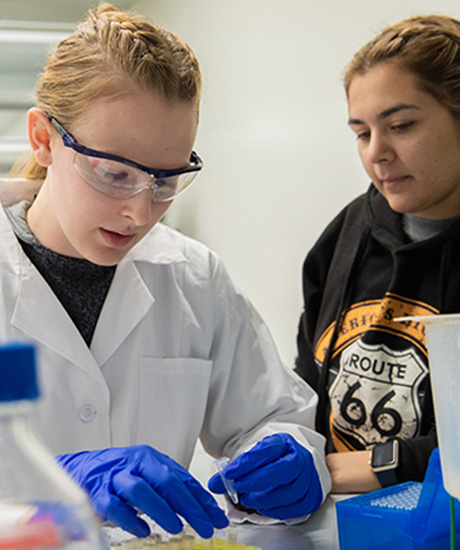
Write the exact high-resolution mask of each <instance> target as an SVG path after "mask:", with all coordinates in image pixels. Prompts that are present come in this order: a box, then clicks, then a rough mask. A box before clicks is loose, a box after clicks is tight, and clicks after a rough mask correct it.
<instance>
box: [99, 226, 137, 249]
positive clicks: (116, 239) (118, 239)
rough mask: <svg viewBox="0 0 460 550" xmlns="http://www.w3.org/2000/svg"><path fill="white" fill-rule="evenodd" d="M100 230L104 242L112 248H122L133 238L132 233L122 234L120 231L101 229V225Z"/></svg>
mask: <svg viewBox="0 0 460 550" xmlns="http://www.w3.org/2000/svg"><path fill="white" fill-rule="evenodd" d="M100 232H101V235H102V237H103V239H104V240H105V242H106V243H107V244H108V245H109V246H111V247H113V248H124V247H125V246H127V245H129V244H130V243H131V242H132V241H133V239H134V238H135V235H134V234H128V235H123V234H122V233H116V232H115V231H109V230H108V229H103V228H102V227H101V229H100Z"/></svg>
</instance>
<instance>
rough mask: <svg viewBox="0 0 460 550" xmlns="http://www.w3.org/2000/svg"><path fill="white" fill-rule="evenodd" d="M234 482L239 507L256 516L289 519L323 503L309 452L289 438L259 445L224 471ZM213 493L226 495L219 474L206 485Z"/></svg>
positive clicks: (278, 436)
mask: <svg viewBox="0 0 460 550" xmlns="http://www.w3.org/2000/svg"><path fill="white" fill-rule="evenodd" d="M223 473H224V475H225V477H227V478H228V479H229V480H232V481H233V484H234V488H235V490H236V491H237V493H239V498H240V502H241V504H243V506H245V507H247V508H252V509H255V510H256V511H257V512H258V513H259V514H261V515H264V516H267V517H271V518H276V519H280V520H283V519H289V518H297V517H302V516H306V515H308V514H311V513H313V512H314V511H315V510H317V509H318V508H319V506H320V504H321V502H322V500H323V491H322V489H321V483H320V480H319V476H318V473H317V471H316V468H315V464H314V462H313V457H312V455H311V453H310V451H309V450H307V449H305V447H302V445H300V444H299V443H297V441H296V440H295V439H294V438H293V437H292V436H291V435H289V434H285V433H278V434H274V435H270V436H267V437H265V438H264V439H262V441H259V442H258V443H257V444H256V445H254V447H252V449H250V450H249V451H247V452H245V453H243V454H241V455H239V456H238V457H236V458H235V460H233V461H232V462H231V463H230V464H229V465H228V466H227V467H226V468H225V470H224V472H223ZM208 488H209V489H210V490H211V491H212V492H213V493H226V490H225V487H224V485H223V483H222V480H221V478H220V475H219V474H215V475H214V476H213V477H211V479H210V480H209V481H208Z"/></svg>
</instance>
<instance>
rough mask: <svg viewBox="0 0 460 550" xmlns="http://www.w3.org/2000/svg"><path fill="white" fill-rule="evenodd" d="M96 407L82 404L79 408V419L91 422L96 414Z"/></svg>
mask: <svg viewBox="0 0 460 550" xmlns="http://www.w3.org/2000/svg"><path fill="white" fill-rule="evenodd" d="M96 412H97V411H96V409H95V408H94V407H93V406H92V405H83V407H82V408H81V409H80V420H81V421H82V422H91V420H94V417H95V416H96Z"/></svg>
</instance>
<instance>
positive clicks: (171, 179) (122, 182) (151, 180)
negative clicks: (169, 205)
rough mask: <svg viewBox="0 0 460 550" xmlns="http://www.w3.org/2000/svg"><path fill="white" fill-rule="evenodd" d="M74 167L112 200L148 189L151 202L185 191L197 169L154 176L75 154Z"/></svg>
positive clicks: (166, 198) (124, 165) (115, 163)
mask: <svg viewBox="0 0 460 550" xmlns="http://www.w3.org/2000/svg"><path fill="white" fill-rule="evenodd" d="M74 167H75V170H76V171H77V173H78V174H79V175H80V176H81V177H82V178H83V179H84V180H85V181H86V182H87V183H89V185H91V187H94V188H95V189H97V190H98V191H100V192H101V193H104V194H105V195H108V196H109V197H113V198H115V199H129V198H131V197H134V196H135V195H137V194H138V193H140V192H141V191H142V190H143V189H148V188H150V189H152V191H153V200H154V201H155V202H166V201H169V200H172V199H173V198H174V197H176V196H177V195H179V194H180V193H182V192H183V191H185V189H187V187H188V186H189V185H190V184H191V183H192V181H193V180H194V179H195V177H196V175H197V172H186V173H184V174H179V175H175V176H168V177H165V178H158V179H157V178H155V176H151V175H150V174H147V172H144V171H142V170H139V169H138V168H134V167H133V166H129V165H127V164H124V163H122V162H117V161H115V160H109V159H104V158H97V157H90V156H87V155H82V154H80V153H76V154H75V159H74Z"/></svg>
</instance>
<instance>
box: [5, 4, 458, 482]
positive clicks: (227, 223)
mask: <svg viewBox="0 0 460 550" xmlns="http://www.w3.org/2000/svg"><path fill="white" fill-rule="evenodd" d="M96 3H97V2H88V1H86V0H46V2H39V1H36V0H14V1H13V0H0V173H1V174H3V175H4V174H6V173H7V172H8V169H9V167H10V165H11V163H12V162H13V160H14V159H15V158H16V157H17V155H18V153H19V152H20V151H22V150H24V149H25V148H27V142H26V130H25V113H26V111H27V109H28V108H29V107H30V106H31V105H33V102H34V99H33V89H34V84H35V80H36V75H37V73H38V72H39V71H40V68H41V65H42V63H43V59H44V58H45V56H46V53H47V51H48V49H49V48H50V47H51V46H52V44H54V43H55V42H56V41H58V40H59V39H60V38H61V37H63V36H65V35H67V34H68V33H69V31H70V30H71V29H72V28H73V27H74V26H75V24H76V23H77V22H78V21H80V20H81V19H83V18H84V17H85V12H86V10H87V9H88V7H91V6H94V5H95V4H96ZM112 3H113V4H114V5H116V6H117V7H119V8H125V9H126V8H134V9H135V10H136V11H138V12H140V13H143V14H144V15H147V16H148V17H150V18H151V19H152V20H153V21H154V22H155V23H157V24H159V25H162V26H164V27H166V28H167V29H169V30H171V31H173V32H175V33H177V34H178V35H179V36H180V37H181V38H182V39H183V40H185V41H186V42H188V43H189V44H190V45H191V46H192V48H193V49H194V51H195V52H196V54H197V55H198V58H199V60H200V62H201V67H202V71H203V75H204V92H203V100H202V108H201V123H200V129H199V134H198V140H197V144H196V150H197V151H198V152H199V154H200V156H201V157H202V158H203V160H204V162H205V168H204V170H203V172H202V173H201V174H200V176H199V178H198V179H197V180H196V183H195V184H194V186H193V187H192V189H191V190H190V191H188V192H187V193H185V194H184V195H183V196H182V197H179V199H177V201H176V204H175V205H174V206H173V207H172V209H171V210H170V213H169V214H168V218H167V220H166V221H167V223H169V224H171V225H173V226H174V227H176V228H178V229H180V230H181V231H183V232H184V233H186V234H188V235H190V236H192V237H195V238H197V239H198V240H200V241H202V242H204V243H205V244H207V245H208V246H210V247H211V248H212V249H214V250H215V251H216V252H217V253H218V254H219V255H220V256H221V257H222V258H223V260H224V262H225V264H226V265H227V268H228V269H229V271H230V274H231V275H232V277H233V279H234V280H235V281H236V282H237V283H238V285H239V286H240V287H241V288H242V289H243V290H244V291H245V292H246V293H247V294H248V296H249V297H250V299H251V300H252V302H253V303H254V305H255V306H256V308H257V309H258V311H259V312H260V314H261V315H262V317H263V318H264V319H265V321H266V322H267V324H268V326H269V328H270V329H271V332H272V334H273V336H274V339H275V341H276V343H277V345H278V349H279V351H280V355H281V357H282V359H283V361H284V362H285V363H286V364H287V365H288V366H293V364H294V360H295V356H296V333H297V325H298V320H299V316H300V313H301V310H302V290H301V269H302V263H303V260H304V258H305V255H306V254H307V252H308V250H309V249H310V248H311V246H312V245H313V244H314V242H315V241H316V239H317V238H318V236H319V235H320V233H321V231H322V230H323V229H324V227H325V226H326V224H327V223H329V221H330V220H331V219H332V217H333V216H335V215H336V214H337V213H338V212H339V211H340V210H341V209H342V207H343V206H345V204H346V203H347V202H349V201H350V200H351V199H352V198H354V197H355V196H357V195H358V194H360V193H361V192H363V191H365V189H366V188H367V186H368V180H367V177H366V175H365V174H364V171H363V170H362V168H361V166H360V163H359V160H358V157H357V154H356V150H355V148H356V147H355V140H354V138H353V135H352V133H351V131H350V130H349V129H348V127H347V106H346V101H345V95H344V92H343V89H342V84H341V75H342V71H343V68H344V66H345V65H346V63H347V62H348V61H349V59H350V58H351V57H352V55H353V54H354V52H355V51H356V50H357V49H358V48H360V47H361V46H362V45H363V44H364V43H365V42H366V41H367V40H369V39H370V38H371V37H372V36H373V35H374V34H375V33H376V32H378V31H379V30H381V29H382V28H383V27H384V26H386V25H388V24H390V23H394V22H396V21H398V20H400V19H402V18H404V17H407V16H409V15H414V14H420V13H443V14H448V15H452V16H454V17H457V18H460V3H459V2H458V0H418V1H415V0H414V1H401V0H385V1H384V2H383V1H382V2H374V1H369V0H349V1H348V2H343V1H342V0H231V1H229V0H138V1H128V0H114V1H113V2H112ZM200 453H201V451H200V450H198V451H197V456H198V460H197V465H196V466H195V467H196V468H197V469H198V470H199V471H198V474H197V475H198V476H199V477H207V475H208V470H207V468H208V466H203V468H205V469H204V470H200V468H202V464H203V462H202V460H201V458H200V456H201V454H200Z"/></svg>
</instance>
